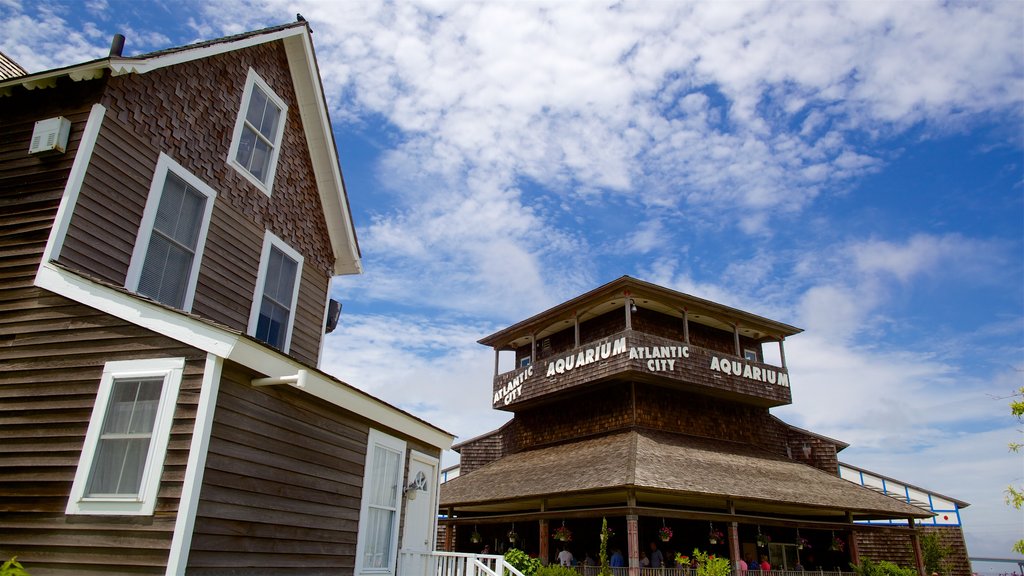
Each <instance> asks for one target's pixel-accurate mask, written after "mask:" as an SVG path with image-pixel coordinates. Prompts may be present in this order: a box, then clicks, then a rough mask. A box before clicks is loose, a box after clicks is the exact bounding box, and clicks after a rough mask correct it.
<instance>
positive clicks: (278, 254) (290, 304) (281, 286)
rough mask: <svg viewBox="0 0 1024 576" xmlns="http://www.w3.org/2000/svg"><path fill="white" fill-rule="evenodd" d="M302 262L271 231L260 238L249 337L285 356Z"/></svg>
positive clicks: (294, 251)
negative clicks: (258, 261)
mask: <svg viewBox="0 0 1024 576" xmlns="http://www.w3.org/2000/svg"><path fill="white" fill-rule="evenodd" d="M302 262H303V258H302V255H301V254H299V253H298V252H297V251H296V250H295V249H293V248H292V247H291V246H289V245H287V244H285V242H284V240H281V239H280V238H278V237H277V236H275V235H274V234H272V233H270V232H267V233H266V234H265V235H264V236H263V251H262V253H261V255H260V270H259V273H258V274H257V275H256V291H255V293H254V294H253V298H252V310H251V311H250V313H249V330H248V334H249V335H250V336H252V337H254V338H256V339H257V340H259V341H261V342H266V343H267V344H270V345H271V346H273V347H274V348H277V349H278V350H281V351H282V352H285V353H287V352H288V350H289V349H290V347H291V342H292V328H293V327H294V325H295V303H296V302H297V301H298V298H299V282H300V279H301V278H302Z"/></svg>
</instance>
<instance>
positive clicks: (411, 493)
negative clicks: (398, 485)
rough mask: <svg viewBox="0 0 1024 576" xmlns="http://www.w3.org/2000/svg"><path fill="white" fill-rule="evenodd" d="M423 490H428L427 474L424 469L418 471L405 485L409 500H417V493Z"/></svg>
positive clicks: (406, 495)
mask: <svg viewBox="0 0 1024 576" xmlns="http://www.w3.org/2000/svg"><path fill="white" fill-rule="evenodd" d="M421 490H422V491H423V492H426V491H427V475H426V474H424V473H423V471H422V470H421V471H419V472H417V473H416V477H415V478H413V479H412V481H411V482H409V485H408V486H406V487H405V497H406V498H408V499H409V500H415V499H416V493H417V492H419V491H421Z"/></svg>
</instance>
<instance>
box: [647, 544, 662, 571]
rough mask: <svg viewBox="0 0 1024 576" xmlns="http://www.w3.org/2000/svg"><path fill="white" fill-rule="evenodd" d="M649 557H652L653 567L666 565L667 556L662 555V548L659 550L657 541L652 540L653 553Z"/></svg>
mask: <svg viewBox="0 0 1024 576" xmlns="http://www.w3.org/2000/svg"><path fill="white" fill-rule="evenodd" d="M648 557H649V558H650V559H651V568H662V567H664V566H665V557H664V556H662V555H661V550H658V543H657V542H651V555H650V556H648Z"/></svg>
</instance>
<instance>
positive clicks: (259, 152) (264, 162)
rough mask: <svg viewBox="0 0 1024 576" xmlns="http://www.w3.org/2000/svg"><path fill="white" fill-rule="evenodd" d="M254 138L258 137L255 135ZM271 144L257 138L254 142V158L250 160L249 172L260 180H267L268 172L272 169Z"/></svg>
mask: <svg viewBox="0 0 1024 576" xmlns="http://www.w3.org/2000/svg"><path fill="white" fill-rule="evenodd" d="M253 138H256V137H255V136H253ZM270 152H271V148H270V145H269V144H267V142H266V141H265V140H261V139H259V138H256V140H255V141H254V142H253V151H252V160H251V161H250V162H249V172H251V173H252V175H253V176H255V177H256V178H258V179H259V181H260V182H266V181H267V172H268V170H269V169H270Z"/></svg>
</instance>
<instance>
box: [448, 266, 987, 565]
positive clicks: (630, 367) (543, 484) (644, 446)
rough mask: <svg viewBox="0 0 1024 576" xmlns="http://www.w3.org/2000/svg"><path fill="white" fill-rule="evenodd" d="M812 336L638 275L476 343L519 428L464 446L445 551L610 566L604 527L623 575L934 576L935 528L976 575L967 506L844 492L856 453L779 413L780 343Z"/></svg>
mask: <svg viewBox="0 0 1024 576" xmlns="http://www.w3.org/2000/svg"><path fill="white" fill-rule="evenodd" d="M800 331H801V330H800V329H798V328H795V327H793V326H790V325H787V324H784V323H782V322H778V321H775V320H770V319H767V318H764V317H761V316H758V315H755V314H752V313H749V312H745V311H742V310H737V309H735V308H730V307H728V306H724V305H721V304H718V303H715V302H711V301H708V300H704V299H701V298H697V297H694V296H691V295H688V294H683V293H680V292H676V291H674V290H670V289H667V288H664V287H661V286H657V285H654V284H650V283H648V282H644V281H641V280H637V279H634V278H631V277H628V276H624V277H622V278H619V279H618V280H615V281H613V282H610V283H608V284H606V285H604V286H601V287H599V288H597V289H594V290H592V291H591V292H588V293H586V294H583V295H582V296H579V297H577V298H573V299H572V300H569V301H567V302H565V303H563V304H560V305H558V306H555V307H554V308H551V309H549V310H546V311H544V312H541V313H539V314H537V315H535V316H533V317H531V318H528V319H526V320H524V321H522V322H519V323H517V324H515V325H513V326H510V327H508V328H506V329H504V330H501V331H500V332H497V333H495V334H492V335H490V336H488V337H486V338H484V339H482V340H480V343H481V344H484V345H486V346H489V347H491V348H493V349H494V350H495V364H494V380H493V388H492V391H493V396H492V400H493V408H494V409H498V410H505V411H508V412H511V413H512V414H513V417H512V419H511V420H510V421H509V422H508V423H506V424H505V425H504V426H502V427H501V428H499V429H498V430H494V431H492V432H490V433H487V434H484V435H482V436H479V437H477V438H473V439H470V440H466V441H464V442H461V443H460V444H458V445H456V446H455V447H454V449H455V450H457V451H458V452H459V453H460V455H461V463H460V466H459V470H458V473H457V474H453V477H452V478H451V479H450V480H448V481H447V482H446V483H444V484H443V485H442V487H441V508H440V513H441V514H442V522H441V529H440V531H441V534H443V538H442V542H443V546H445V547H446V549H447V550H459V551H478V550H477V549H479V547H480V546H482V545H484V544H486V545H488V546H490V547H491V548H492V549H495V548H496V549H498V550H501V549H505V548H509V547H516V548H519V549H522V550H525V551H526V552H528V553H529V554H531V555H535V556H538V557H539V558H540V559H541V561H542V562H545V563H547V562H552V561H554V560H555V558H556V554H557V553H558V552H559V551H560V549H561V548H562V547H566V548H568V549H569V552H571V553H572V554H573V556H574V557H575V559H576V560H577V561H582V560H584V559H586V558H587V557H590V558H591V559H593V560H595V561H596V559H597V558H598V548H599V545H600V541H599V534H600V530H601V522H602V518H605V519H607V521H608V525H609V527H610V528H611V530H612V532H613V535H612V537H611V542H610V545H609V548H608V552H609V554H611V553H612V551H613V550H614V549H616V548H618V549H619V550H620V551H621V554H622V555H623V556H624V557H625V559H626V560H628V563H627V566H628V568H621V569H617V571H616V572H615V574H616V575H620V574H621V575H625V574H630V575H635V574H639V573H640V572H639V570H640V567H641V559H642V558H643V556H644V555H645V554H650V553H652V552H653V549H654V548H657V549H658V550H659V552H660V554H661V556H662V557H663V558H665V560H666V565H667V566H669V567H671V566H672V565H673V564H674V561H673V560H674V554H675V553H681V554H684V555H690V554H691V553H692V551H693V550H694V549H695V548H698V549H700V550H703V551H707V552H710V553H712V554H716V555H719V556H726V557H729V558H730V559H732V560H733V562H734V566H739V561H740V560H741V559H742V560H744V561H750V560H754V559H755V558H756V559H758V560H760V559H761V558H762V557H764V558H765V559H767V560H768V562H769V563H770V565H771V567H772V569H773V570H790V571H791V570H803V569H806V570H815V571H820V570H823V571H833V572H834V571H847V572H848V571H850V564H851V562H853V563H856V562H858V561H859V560H860V559H861V558H871V559H873V560H891V561H895V562H897V563H899V564H901V565H904V566H910V567H917V568H918V569H919V570H921V569H923V566H922V558H921V546H920V536H921V534H922V532H923V531H924V530H930V531H935V532H937V533H939V534H940V535H941V538H942V540H943V542H945V543H947V544H949V545H953V546H955V547H956V550H957V552H956V553H955V554H954V555H953V556H952V560H955V562H954V564H953V565H950V573H951V574H955V575H957V576H968V575H969V574H970V568H969V564H968V563H967V557H966V553H965V552H966V549H965V545H964V539H963V534H962V532H961V530H960V526H959V516H958V514H957V515H956V517H955V518H954V519H953V520H950V518H951V514H953V512H954V511H955V509H956V508H957V507H958V506H965V505H966V503H963V502H959V501H949V502H948V506H949V507H950V509H949V510H948V511H946V512H945V513H944V514H943V515H940V516H938V517H937V515H936V513H935V512H934V511H933V510H932V509H927V507H926V506H925V507H921V506H919V505H918V504H920V503H919V502H917V501H915V500H914V499H913V498H911V497H910V496H911V495H913V494H918V493H920V492H919V491H918V489H916V488H914V489H913V490H914V491H913V492H911V491H909V490H910V488H908V491H907V492H906V493H903V492H902V491H901V492H900V493H898V494H897V493H894V492H892V491H891V490H890V492H888V493H886V492H884V490H880V489H877V488H880V487H882V486H883V485H884V479H883V480H882V483H879V482H877V480H878V478H877V477H873V476H872V477H871V478H868V479H867V480H866V481H865V480H863V479H864V476H863V474H861V476H860V477H859V479H858V481H857V483H855V482H854V481H853V480H854V478H853V477H852V476H853V475H854V474H855V473H854V472H853V470H854V469H852V468H851V467H849V466H847V467H846V468H845V471H844V474H845V475H846V476H850V478H844V477H842V476H841V474H840V464H839V461H838V459H837V453H838V452H839V451H841V450H842V449H844V448H846V444H844V443H842V442H840V441H838V440H834V439H831V438H828V437H825V436H822V435H819V434H815V433H813V432H810V431H807V430H802V429H800V428H797V427H794V426H790V425H788V424H786V423H785V422H783V421H781V420H780V419H778V418H776V417H775V416H773V415H772V414H771V413H770V412H769V410H770V409H771V408H773V407H777V406H782V405H785V404H789V403H790V402H791V392H790V390H791V388H790V385H791V382H790V379H789V372H788V370H787V368H786V356H785V349H784V341H785V339H786V338H788V337H790V336H793V335H795V334H797V333H799V332H800ZM502 355H506V356H512V358H513V360H514V365H513V367H512V369H511V370H506V371H502V370H501V369H500V368H499V367H500V366H501V365H502V364H504V365H505V366H507V365H508V359H507V358H506V359H505V361H504V362H502V360H501V356H502ZM890 481H891V479H890ZM890 486H892V487H895V484H894V483H891V484H890ZM926 525H927V526H926ZM594 570H595V572H593V573H596V568H595V569H594ZM586 573H588V574H589V573H590V572H586ZM660 573H661V572H650V571H644V572H643V574H660ZM673 574H674V572H673Z"/></svg>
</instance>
